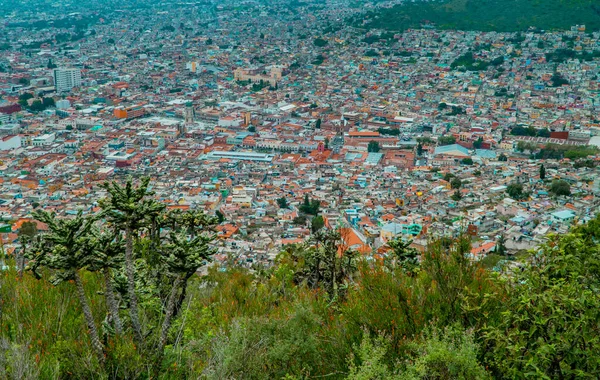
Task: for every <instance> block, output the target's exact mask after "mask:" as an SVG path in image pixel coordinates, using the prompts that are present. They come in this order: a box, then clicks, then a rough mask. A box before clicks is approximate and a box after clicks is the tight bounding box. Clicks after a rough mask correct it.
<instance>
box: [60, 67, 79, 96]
mask: <svg viewBox="0 0 600 380" xmlns="http://www.w3.org/2000/svg"><path fill="white" fill-rule="evenodd" d="M54 86H55V87H56V92H58V93H60V92H68V91H71V89H72V88H73V87H79V86H81V70H79V69H54Z"/></svg>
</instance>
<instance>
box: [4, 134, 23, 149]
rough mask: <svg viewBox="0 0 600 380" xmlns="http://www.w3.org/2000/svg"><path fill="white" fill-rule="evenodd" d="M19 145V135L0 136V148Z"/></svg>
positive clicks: (11, 147) (17, 146)
mask: <svg viewBox="0 0 600 380" xmlns="http://www.w3.org/2000/svg"><path fill="white" fill-rule="evenodd" d="M20 147H21V138H20V137H19V136H3V137H2V138H0V150H12V149H16V148H20Z"/></svg>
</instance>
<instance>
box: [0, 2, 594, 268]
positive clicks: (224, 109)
mask: <svg viewBox="0 0 600 380" xmlns="http://www.w3.org/2000/svg"><path fill="white" fill-rule="evenodd" d="M299 4H301V5H299V6H300V7H304V8H306V7H310V6H311V5H310V3H299ZM57 7H58V6H57ZM57 9H60V8H57ZM357 11H358V10H357V9H354V8H349V7H346V6H345V5H344V4H341V3H340V4H328V6H322V7H316V8H315V9H313V10H312V11H310V10H306V9H303V10H302V12H300V13H298V12H297V10H296V9H294V8H286V7H281V6H280V5H279V4H277V3H276V4H273V5H264V4H261V5H259V4H254V3H252V5H248V4H246V5H245V6H239V7H238V6H228V5H219V6H216V7H213V6H211V7H204V6H203V5H202V4H195V5H194V4H187V5H186V4H183V5H182V4H178V5H177V6H172V7H168V8H165V9H162V10H161V8H156V7H155V8H152V7H150V8H141V9H137V10H135V11H132V10H130V9H126V10H120V9H118V8H116V9H106V10H105V13H106V14H110V16H103V15H102V12H99V11H97V10H95V11H93V12H90V13H86V12H85V10H81V11H79V12H72V13H69V14H60V12H55V13H50V12H49V13H47V14H46V13H45V14H36V15H35V18H33V16H32V14H31V13H29V12H24V13H20V12H15V13H13V14H9V15H5V17H4V19H3V20H2V22H3V25H2V29H3V32H2V33H3V35H4V37H5V38H6V39H7V41H8V42H7V43H3V44H0V95H1V98H0V188H1V196H0V219H1V220H2V221H1V222H0V232H1V233H2V242H3V245H4V249H6V250H7V251H8V252H10V251H13V250H15V249H19V247H20V244H19V239H18V236H19V235H18V233H19V228H20V226H21V225H22V224H23V223H24V222H25V221H28V220H31V219H32V217H31V213H32V212H33V211H34V210H35V209H44V210H48V211H55V212H56V213H58V214H60V215H73V214H76V213H77V212H78V211H79V210H83V211H84V213H93V212H95V211H96V210H97V209H98V203H97V201H98V200H99V199H100V198H102V197H104V196H106V194H105V192H104V190H103V189H102V188H101V187H100V186H99V185H100V184H101V183H103V182H105V181H107V180H108V181H112V180H115V181H118V182H123V181H125V180H126V179H127V178H128V177H129V176H131V177H133V178H134V179H138V178H141V177H143V176H148V177H150V178H151V179H152V182H151V187H152V191H153V192H155V195H154V196H155V197H156V198H157V199H158V200H160V201H161V202H163V203H164V204H166V205H167V207H168V208H169V209H182V210H187V209H202V210H206V211H207V212H208V213H209V214H211V215H217V216H218V218H219V221H220V224H219V225H218V227H217V231H218V238H219V239H218V243H217V244H218V247H219V253H218V254H217V255H216V256H215V260H216V261H217V262H220V263H221V264H223V265H227V264H228V263H230V262H232V261H233V262H235V263H237V264H240V265H244V266H247V267H253V266H255V265H257V264H258V265H269V264H271V263H272V262H273V260H275V258H276V256H277V254H278V253H279V252H281V251H282V250H283V249H285V246H286V245H289V244H296V243H303V242H305V241H307V240H308V239H309V237H310V235H311V227H314V226H320V225H321V224H322V225H324V227H325V228H331V229H335V228H339V229H340V231H342V233H341V235H342V239H343V240H344V244H345V245H346V246H347V247H349V249H352V250H355V251H357V252H360V253H361V254H363V255H372V256H373V257H377V256H378V255H379V256H380V255H385V254H386V249H387V248H386V247H387V246H386V242H388V241H390V240H391V239H395V238H398V237H400V238H403V239H406V240H410V241H412V246H413V247H415V248H418V249H421V250H423V249H424V248H425V247H426V246H427V243H428V242H429V241H431V240H432V239H436V238H440V237H444V236H448V237H452V236H457V235H458V234H463V233H467V234H470V235H471V236H472V237H473V248H472V250H471V257H472V259H473V260H481V259H484V258H485V257H486V256H487V255H489V254H492V253H494V252H495V251H497V250H498V248H499V247H500V246H501V247H502V251H503V252H506V253H507V254H509V255H517V254H519V252H520V251H523V250H528V249H532V248H535V247H536V246H538V245H539V244H540V243H541V242H543V241H544V239H545V238H546V237H547V236H548V234H551V233H564V232H566V231H567V230H568V228H569V227H570V226H571V225H573V224H576V223H583V222H586V221H588V220H590V219H591V218H593V217H594V215H595V214H596V213H597V212H598V211H599V205H600V201H599V198H598V196H599V195H600V175H599V174H600V171H599V170H598V167H597V166H598V162H599V160H600V153H599V151H598V147H600V121H599V119H600V33H598V32H593V33H590V32H589V31H586V28H585V26H583V25H574V26H573V27H572V28H571V30H569V31H560V32H544V33H540V32H538V31H534V30H532V31H525V32H518V33H497V32H462V31H441V30H437V29H435V28H434V27H425V28H423V29H418V30H417V29H414V30H406V31H404V32H401V33H400V32H398V33H391V32H388V31H380V30H368V29H363V28H360V27H359V26H357V25H348V24H347V23H345V22H344V20H345V19H346V18H347V17H349V16H351V15H353V14H354V13H355V12H357ZM36 23H38V24H39V25H38V24H36ZM44 25H45V26H44ZM44 228H45V226H44V225H43V224H42V223H38V229H41V230H43V229H44Z"/></svg>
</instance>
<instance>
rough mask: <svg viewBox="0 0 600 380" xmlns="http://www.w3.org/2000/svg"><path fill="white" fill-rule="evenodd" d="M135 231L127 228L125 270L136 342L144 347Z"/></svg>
mask: <svg viewBox="0 0 600 380" xmlns="http://www.w3.org/2000/svg"><path fill="white" fill-rule="evenodd" d="M132 235H133V231H132V230H131V227H130V226H127V227H126V230H125V270H126V272H127V291H128V294H129V314H130V315H129V316H130V318H131V325H132V326H133V332H134V336H135V340H136V343H137V344H138V346H140V347H143V343H144V339H143V336H142V325H141V324H140V317H139V314H138V301H137V295H136V294H135V268H134V267H133V236H132Z"/></svg>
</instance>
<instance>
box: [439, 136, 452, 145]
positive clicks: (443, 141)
mask: <svg viewBox="0 0 600 380" xmlns="http://www.w3.org/2000/svg"><path fill="white" fill-rule="evenodd" d="M437 141H438V145H440V146H442V145H452V144H454V143H456V138H455V137H454V136H441V137H438V139H437Z"/></svg>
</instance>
